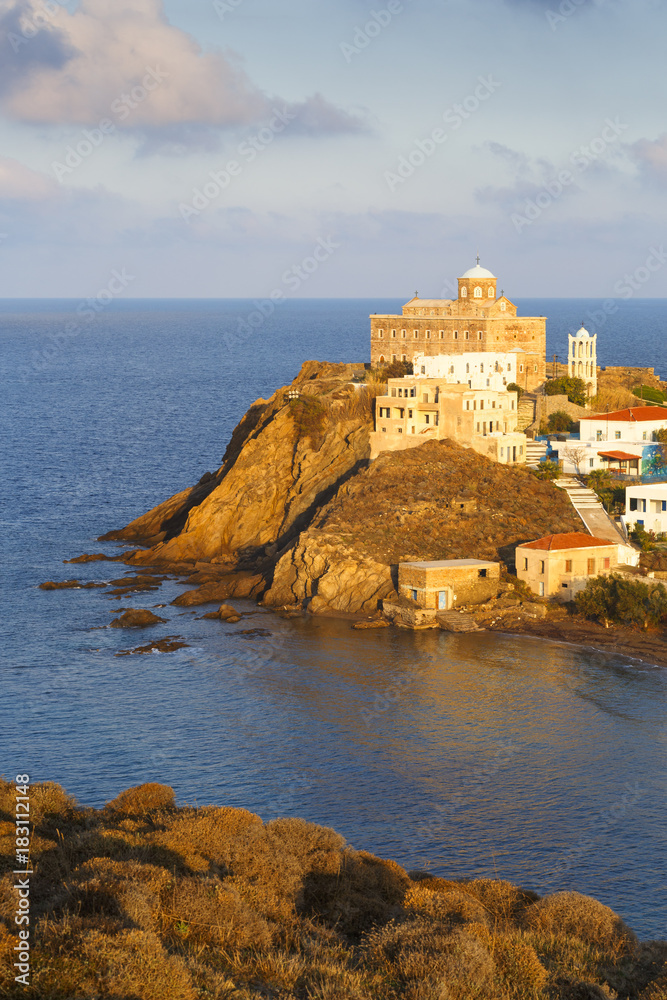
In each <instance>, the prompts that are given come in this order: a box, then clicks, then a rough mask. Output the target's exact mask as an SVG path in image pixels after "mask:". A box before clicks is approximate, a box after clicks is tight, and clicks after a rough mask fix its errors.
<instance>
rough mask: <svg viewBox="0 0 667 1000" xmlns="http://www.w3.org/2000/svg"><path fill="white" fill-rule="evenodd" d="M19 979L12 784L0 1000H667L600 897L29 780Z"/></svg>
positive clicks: (3, 786)
mask: <svg viewBox="0 0 667 1000" xmlns="http://www.w3.org/2000/svg"><path fill="white" fill-rule="evenodd" d="M31 797H32V802H31V806H32V812H33V822H34V823H35V832H34V837H33V847H32V860H33V865H34V870H35V874H34V876H33V879H32V896H31V901H32V914H31V917H32V921H33V924H32V929H33V938H32V942H31V943H32V949H31V951H32V981H31V985H30V986H29V987H27V988H26V987H24V986H21V985H16V984H15V983H14V972H13V970H12V962H13V961H14V958H13V947H14V945H15V941H16V939H15V937H14V936H13V933H12V932H13V931H15V930H16V928H15V927H14V923H13V919H14V912H15V910H16V898H15V897H16V894H15V892H14V890H13V889H12V885H13V884H14V881H15V877H14V876H13V875H12V874H11V870H12V869H13V867H14V859H13V851H14V824H13V822H12V817H13V812H14V788H13V786H12V785H11V784H9V783H7V782H0V810H1V811H2V820H3V823H2V830H1V832H2V835H3V840H2V856H1V857H2V864H3V876H2V881H1V883H0V907H1V911H0V918H1V920H0V956H1V963H0V995H1V996H4V997H10V998H11V997H27V998H40V1000H65V998H74V997H86V998H91V1000H92V998H98V997H99V998H102V997H106V998H114V1000H196V998H203V997H215V998H237V1000H250V998H260V997H261V998H267V997H274V998H284V1000H297V998H299V1000H300V998H303V1000H371V998H373V1000H397V998H406V1000H469V998H484V1000H533V998H535V1000H537V998H570V1000H574V998H578V1000H585V998H595V997H602V998H604V997H608V998H611V997H617V998H623V1000H661V998H665V996H667V966H666V961H665V960H666V959H667V944H666V943H661V942H653V943H651V944H638V942H637V941H636V939H635V937H634V935H633V934H632V932H631V931H630V930H629V929H628V928H627V927H625V926H624V924H623V923H622V922H621V920H620V919H619V918H618V917H617V916H616V915H615V914H614V913H613V912H612V911H611V910H610V909H608V908H607V907H605V906H603V905H602V904H600V903H598V902H596V901H595V900H593V899H590V898H587V897H585V896H581V895H579V894H577V893H574V892H565V893H557V894H554V895H551V896H547V897H545V898H543V899H540V898H539V897H537V896H536V895H535V894H534V893H531V892H525V891H522V890H520V889H517V888H515V887H514V886H512V885H510V884H509V883H506V882H501V881H492V880H488V879H478V880H475V881H468V882H454V881H447V880H444V879H439V878H431V877H424V876H423V875H422V876H420V874H419V873H413V874H412V877H411V876H410V875H408V873H407V872H406V871H404V870H403V869H402V868H401V867H400V866H399V865H397V864H394V863H393V862H391V861H382V860H380V859H379V858H376V857H373V856H372V855H370V854H366V853H364V852H363V851H355V850H352V849H351V848H349V847H348V846H347V845H346V844H345V841H344V840H343V838H342V837H341V836H339V835H338V834H336V833H335V832H334V831H333V830H329V829H325V828H323V827H318V826H314V825H313V824H310V823H305V822H304V821H302V820H298V819H281V820H276V821H274V822H271V823H266V824H263V823H262V821H261V820H260V819H259V817H257V816H254V815H253V814H252V813H249V812H246V811H244V810H242V809H231V808H224V807H223V808H214V807H208V808H202V809H194V808H175V806H174V795H173V792H172V790H171V789H170V788H167V787H166V786H164V785H142V786H140V787H138V788H134V789H129V790H128V791H126V792H123V793H122V794H121V795H119V796H118V798H116V799H115V800H114V801H113V802H110V803H109V804H108V805H107V806H106V807H105V808H104V809H101V810H94V809H85V808H81V807H80V806H79V805H77V803H76V802H75V801H74V800H73V799H72V798H70V797H69V796H68V795H67V794H66V793H65V792H64V791H63V789H62V788H60V786H58V785H54V784H45V785H41V786H34V787H33V788H32V789H31Z"/></svg>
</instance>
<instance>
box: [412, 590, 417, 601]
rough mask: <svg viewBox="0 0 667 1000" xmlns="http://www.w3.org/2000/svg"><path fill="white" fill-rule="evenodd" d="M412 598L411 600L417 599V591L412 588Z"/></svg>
mask: <svg viewBox="0 0 667 1000" xmlns="http://www.w3.org/2000/svg"><path fill="white" fill-rule="evenodd" d="M412 600H413V601H416V600H417V591H416V590H413V591H412Z"/></svg>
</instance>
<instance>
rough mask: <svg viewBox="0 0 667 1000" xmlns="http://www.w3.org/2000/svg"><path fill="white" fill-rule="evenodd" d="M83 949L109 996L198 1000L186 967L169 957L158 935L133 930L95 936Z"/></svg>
mask: <svg viewBox="0 0 667 1000" xmlns="http://www.w3.org/2000/svg"><path fill="white" fill-rule="evenodd" d="M82 947H83V951H84V953H85V955H86V956H88V957H90V958H91V959H93V960H94V962H95V963H96V964H97V965H98V967H99V969H100V980H101V982H100V986H102V988H103V991H104V993H105V994H110V995H111V996H115V997H123V998H125V997H127V998H130V997H131V998H132V1000H196V997H197V991H195V989H194V987H193V985H192V979H191V977H190V974H189V973H188V970H187V968H186V966H185V963H184V962H183V960H182V959H181V958H179V957H178V956H174V955H169V954H167V952H166V951H165V949H164V948H163V947H162V945H161V943H160V941H159V939H158V938H157V937H156V936H155V935H154V934H149V933H147V932H146V931H138V930H131V931H123V932H122V933H121V934H118V935H116V936H114V937H111V936H109V935H106V934H100V933H97V932H92V933H90V934H88V935H86V937H85V938H84V939H83V941H82Z"/></svg>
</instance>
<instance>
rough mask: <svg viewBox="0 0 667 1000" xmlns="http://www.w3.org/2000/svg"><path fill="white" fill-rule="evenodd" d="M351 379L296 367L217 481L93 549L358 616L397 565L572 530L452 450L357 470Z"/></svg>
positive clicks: (508, 472)
mask: <svg viewBox="0 0 667 1000" xmlns="http://www.w3.org/2000/svg"><path fill="white" fill-rule="evenodd" d="M354 371H355V368H354V366H351V365H333V364H319V363H317V362H306V364H305V365H304V366H303V368H302V370H301V372H300V373H299V375H298V376H297V378H296V379H295V380H294V382H293V383H292V385H291V386H290V387H284V388H281V389H279V390H278V391H277V392H276V393H274V395H273V396H272V397H271V399H269V400H257V402H256V403H254V404H253V405H252V406H251V408H250V410H249V411H248V413H247V414H246V415H245V416H244V418H243V419H242V420H241V422H240V423H239V425H238V427H237V428H236V430H235V431H234V434H233V436H232V440H231V442H230V444H229V446H228V448H227V451H226V453H225V456H224V459H223V462H222V465H221V467H220V468H219V469H218V470H217V472H215V473H213V474H211V473H207V474H206V475H205V476H204V477H203V478H202V480H201V481H200V482H199V483H198V484H197V485H196V486H195V487H192V488H191V489H190V490H184V491H182V492H181V493H179V494H177V495H176V496H175V497H172V498H171V499H170V500H167V501H166V502H165V503H163V504H160V505H159V506H158V507H156V508H154V509H153V510H152V511H149V512H148V513H147V514H145V515H143V516H142V517H139V518H137V519H136V520H135V521H133V522H132V523H131V524H129V525H128V526H127V527H126V528H124V529H122V530H120V531H115V532H111V533H109V534H108V535H105V536H103V537H104V539H105V540H117V541H130V542H140V543H143V544H144V545H146V546H148V547H147V548H146V549H145V550H143V551H137V552H135V553H134V554H133V555H131V556H130V557H128V559H127V561H128V562H129V563H130V565H137V566H148V565H151V566H163V567H164V568H169V567H171V568H174V569H176V570H177V571H179V572H183V571H184V569H187V567H188V566H190V567H191V568H192V566H193V565H194V563H198V564H199V565H198V567H197V569H198V571H199V572H200V573H202V572H203V573H205V574H206V578H205V579H204V578H203V577H201V578H200V579H198V580H194V581H193V582H200V583H201V584H202V585H211V584H212V583H214V581H215V577H216V574H217V575H219V576H220V577H222V576H225V575H226V576H225V580H226V583H227V584H229V586H227V589H226V591H225V595H224V596H233V595H234V593H235V590H234V587H233V586H232V585H231V584H230V583H229V574H230V573H239V572H245V573H248V572H251V573H254V574H255V575H256V576H255V578H254V580H253V584H252V588H253V589H252V593H253V596H258V595H260V596H261V595H262V594H263V602H264V603H265V604H267V605H269V606H285V605H295V604H299V605H301V606H304V607H307V608H308V610H310V611H312V612H314V613H331V612H345V613H368V612H373V611H375V610H376V609H377V606H378V601H379V600H381V599H383V598H385V597H390V596H392V595H393V594H394V593H395V590H394V588H395V584H396V580H395V573H396V566H397V564H398V563H399V562H400V561H401V560H402V559H409V558H411V559H442V558H452V557H458V556H461V557H465V556H475V557H478V558H491V559H501V560H504V561H505V562H507V563H511V561H512V555H513V547H514V545H516V543H517V542H519V541H526V540H528V539H532V538H537V537H539V536H540V535H543V534H547V533H549V532H554V531H571V530H576V529H578V528H579V527H580V524H579V521H578V518H577V516H576V514H575V512H574V510H573V509H572V507H571V505H570V503H569V501H568V500H567V498H566V497H565V496H564V494H563V493H562V492H561V491H560V490H558V489H556V488H555V487H553V486H552V485H551V484H550V483H544V482H539V481H537V480H536V479H535V477H534V476H533V475H532V474H531V473H530V472H528V471H527V470H526V469H522V468H512V467H506V466H500V465H497V464H495V463H493V462H491V461H490V460H488V459H486V458H483V457H482V456H480V455H478V454H477V453H475V452H473V451H471V450H469V449H465V448H462V447H460V446H458V445H456V444H454V443H452V442H439V443H438V442H430V443H427V444H424V445H422V446H420V447H419V448H415V449H411V450H408V451H405V452H399V453H394V454H387V455H382V456H380V458H379V459H377V460H376V461H375V462H373V463H370V446H369V432H370V431H371V430H372V428H373V401H374V396H375V392H376V390H377V386H376V385H373V384H368V385H354V384H352V383H351V376H352V374H353V372H354ZM356 371H357V372H363V366H357V369H356ZM290 391H291V393H292V395H293V394H294V393H295V392H296V393H298V398H296V399H295V398H290ZM457 500H459V501H463V502H465V504H466V512H465V513H461V512H460V511H459V510H458V509H457V507H456V506H452V504H453V502H454V501H457ZM471 506H472V507H473V508H474V509H473V510H470V511H468V508H469V507H471ZM201 564H205V567H202V565H201ZM258 574H259V575H260V576H261V579H259V582H258V579H257V575H258ZM239 586H241V584H240V583H239ZM243 593H244V596H245V595H247V593H248V590H245V591H244V592H243ZM237 596H240V591H239V592H238V593H237Z"/></svg>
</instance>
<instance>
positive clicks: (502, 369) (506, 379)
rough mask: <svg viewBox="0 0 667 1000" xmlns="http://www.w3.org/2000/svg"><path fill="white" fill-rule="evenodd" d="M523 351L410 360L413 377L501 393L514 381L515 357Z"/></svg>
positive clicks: (519, 363) (518, 363) (423, 356)
mask: <svg viewBox="0 0 667 1000" xmlns="http://www.w3.org/2000/svg"><path fill="white" fill-rule="evenodd" d="M519 354H521V358H522V360H523V355H524V352H523V351H510V352H509V353H507V354H495V353H493V352H492V351H467V352H464V353H463V354H437V355H434V356H430V357H429V356H428V355H427V354H415V356H414V358H413V359H412V364H413V370H414V373H415V376H416V377H417V378H438V379H441V380H442V381H443V382H445V383H447V384H448V385H467V386H468V388H469V389H492V390H494V391H495V392H502V391H503V389H504V388H505V386H506V385H508V383H510V382H516V381H517V374H518V372H519V368H520V367H521V369H522V370H523V366H522V361H520V360H519V358H518V355H519Z"/></svg>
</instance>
